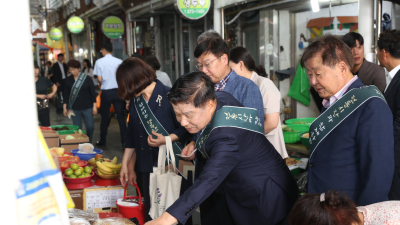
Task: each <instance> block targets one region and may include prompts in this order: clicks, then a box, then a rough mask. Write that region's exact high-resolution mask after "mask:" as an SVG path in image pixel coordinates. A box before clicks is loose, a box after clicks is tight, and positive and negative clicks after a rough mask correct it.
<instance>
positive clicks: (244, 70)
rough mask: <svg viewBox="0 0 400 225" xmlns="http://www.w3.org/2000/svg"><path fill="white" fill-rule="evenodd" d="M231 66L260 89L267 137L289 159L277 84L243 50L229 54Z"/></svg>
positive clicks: (240, 48)
mask: <svg viewBox="0 0 400 225" xmlns="http://www.w3.org/2000/svg"><path fill="white" fill-rule="evenodd" d="M229 66H230V67H231V68H232V69H233V70H234V71H235V72H236V73H237V74H238V75H239V76H242V77H245V78H247V79H250V80H252V81H253V82H254V83H256V84H257V86H258V88H260V92H261V95H262V98H263V104H264V132H265V136H266V137H267V139H268V140H269V142H271V144H272V145H273V146H274V147H275V149H276V150H277V151H278V152H279V154H281V156H282V158H287V157H288V155H287V151H286V146H285V142H284V140H283V133H282V126H281V120H280V118H279V113H280V109H281V103H280V102H281V93H280V91H279V90H278V88H276V86H275V84H274V83H273V82H272V81H271V80H270V79H268V78H267V76H268V75H267V73H266V72H265V68H264V67H263V66H261V65H259V66H257V67H256V63H255V61H254V58H253V56H252V55H251V53H250V52H249V51H248V50H247V49H245V48H243V47H236V48H233V49H231V51H230V53H229Z"/></svg>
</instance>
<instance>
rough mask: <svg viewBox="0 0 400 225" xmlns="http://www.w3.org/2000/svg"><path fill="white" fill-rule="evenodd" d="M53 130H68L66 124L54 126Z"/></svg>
mask: <svg viewBox="0 0 400 225" xmlns="http://www.w3.org/2000/svg"><path fill="white" fill-rule="evenodd" d="M53 130H55V131H60V130H69V128H68V127H67V126H63V127H54V128H53Z"/></svg>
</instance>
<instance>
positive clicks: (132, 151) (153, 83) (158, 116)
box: [117, 57, 188, 220]
mask: <svg viewBox="0 0 400 225" xmlns="http://www.w3.org/2000/svg"><path fill="white" fill-rule="evenodd" d="M156 78H157V77H156V74H155V71H154V70H153V69H152V68H151V67H150V66H149V65H147V64H146V63H145V62H144V61H143V60H141V59H139V58H134V57H131V58H128V59H126V60H125V61H123V62H122V63H121V65H120V66H119V67H118V69H117V83H118V96H119V97H120V98H121V99H125V100H128V101H130V104H129V112H130V117H129V123H128V135H127V141H126V142H125V153H124V157H123V159H122V169H121V173H120V180H121V183H122V185H125V184H126V183H129V184H131V185H133V183H139V187H140V188H141V192H142V196H143V197H144V202H146V204H145V207H146V216H147V220H151V218H150V216H149V210H150V205H151V203H150V195H149V179H150V173H152V172H153V167H154V166H155V167H157V162H158V151H159V146H161V145H165V143H166V142H165V137H164V136H163V135H161V134H160V131H158V133H157V132H154V130H157V129H158V130H161V128H160V126H159V125H157V123H156V121H154V120H158V122H159V124H160V125H161V126H162V127H164V129H165V130H166V131H167V132H168V134H169V136H170V137H171V140H172V142H174V141H178V140H179V141H180V142H183V141H185V140H186V136H187V135H188V133H187V131H186V129H185V128H184V127H182V126H181V125H180V124H179V123H178V121H177V120H176V116H175V112H174V110H173V108H172V105H171V103H170V102H169V101H168V98H167V94H168V92H169V91H170V89H171V88H169V87H167V86H165V85H164V84H163V83H162V82H160V81H159V80H157V79H156ZM139 102H140V103H139ZM150 111H151V112H150ZM139 112H140V113H141V114H140V115H139V114H138V113H139ZM152 115H154V118H153V119H152V121H149V120H150V118H151V117H152ZM146 120H147V121H146ZM149 122H151V123H152V124H154V125H155V128H154V129H152V132H151V133H148V132H147V131H146V129H145V128H144V124H148V123H149ZM156 128H157V129H156ZM150 134H151V135H150ZM135 164H137V165H136V168H137V171H136V172H138V174H136V172H135ZM136 175H138V176H136ZM137 178H138V179H137ZM183 182H184V180H182V183H183ZM181 192H182V188H181ZM154 219H155V218H154Z"/></svg>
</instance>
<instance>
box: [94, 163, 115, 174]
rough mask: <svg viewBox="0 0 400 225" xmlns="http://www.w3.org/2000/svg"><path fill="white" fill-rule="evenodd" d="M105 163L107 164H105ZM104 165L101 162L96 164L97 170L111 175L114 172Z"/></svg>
mask: <svg viewBox="0 0 400 225" xmlns="http://www.w3.org/2000/svg"><path fill="white" fill-rule="evenodd" d="M103 163H105V162H103ZM103 163H101V162H96V165H97V168H98V169H101V170H103V171H105V172H109V173H111V172H112V170H111V169H110V168H108V167H107V166H105V165H104V164H103Z"/></svg>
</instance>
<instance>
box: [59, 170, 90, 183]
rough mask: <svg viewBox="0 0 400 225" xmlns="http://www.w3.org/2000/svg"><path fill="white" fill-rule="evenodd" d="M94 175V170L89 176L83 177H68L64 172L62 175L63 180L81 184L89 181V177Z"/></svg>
mask: <svg viewBox="0 0 400 225" xmlns="http://www.w3.org/2000/svg"><path fill="white" fill-rule="evenodd" d="M93 176H94V172H93V171H92V173H91V174H90V177H83V178H68V177H67V176H66V175H65V174H64V175H63V178H64V180H66V181H67V182H68V183H73V184H82V183H86V182H88V181H90V179H91V178H92V177H93Z"/></svg>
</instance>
